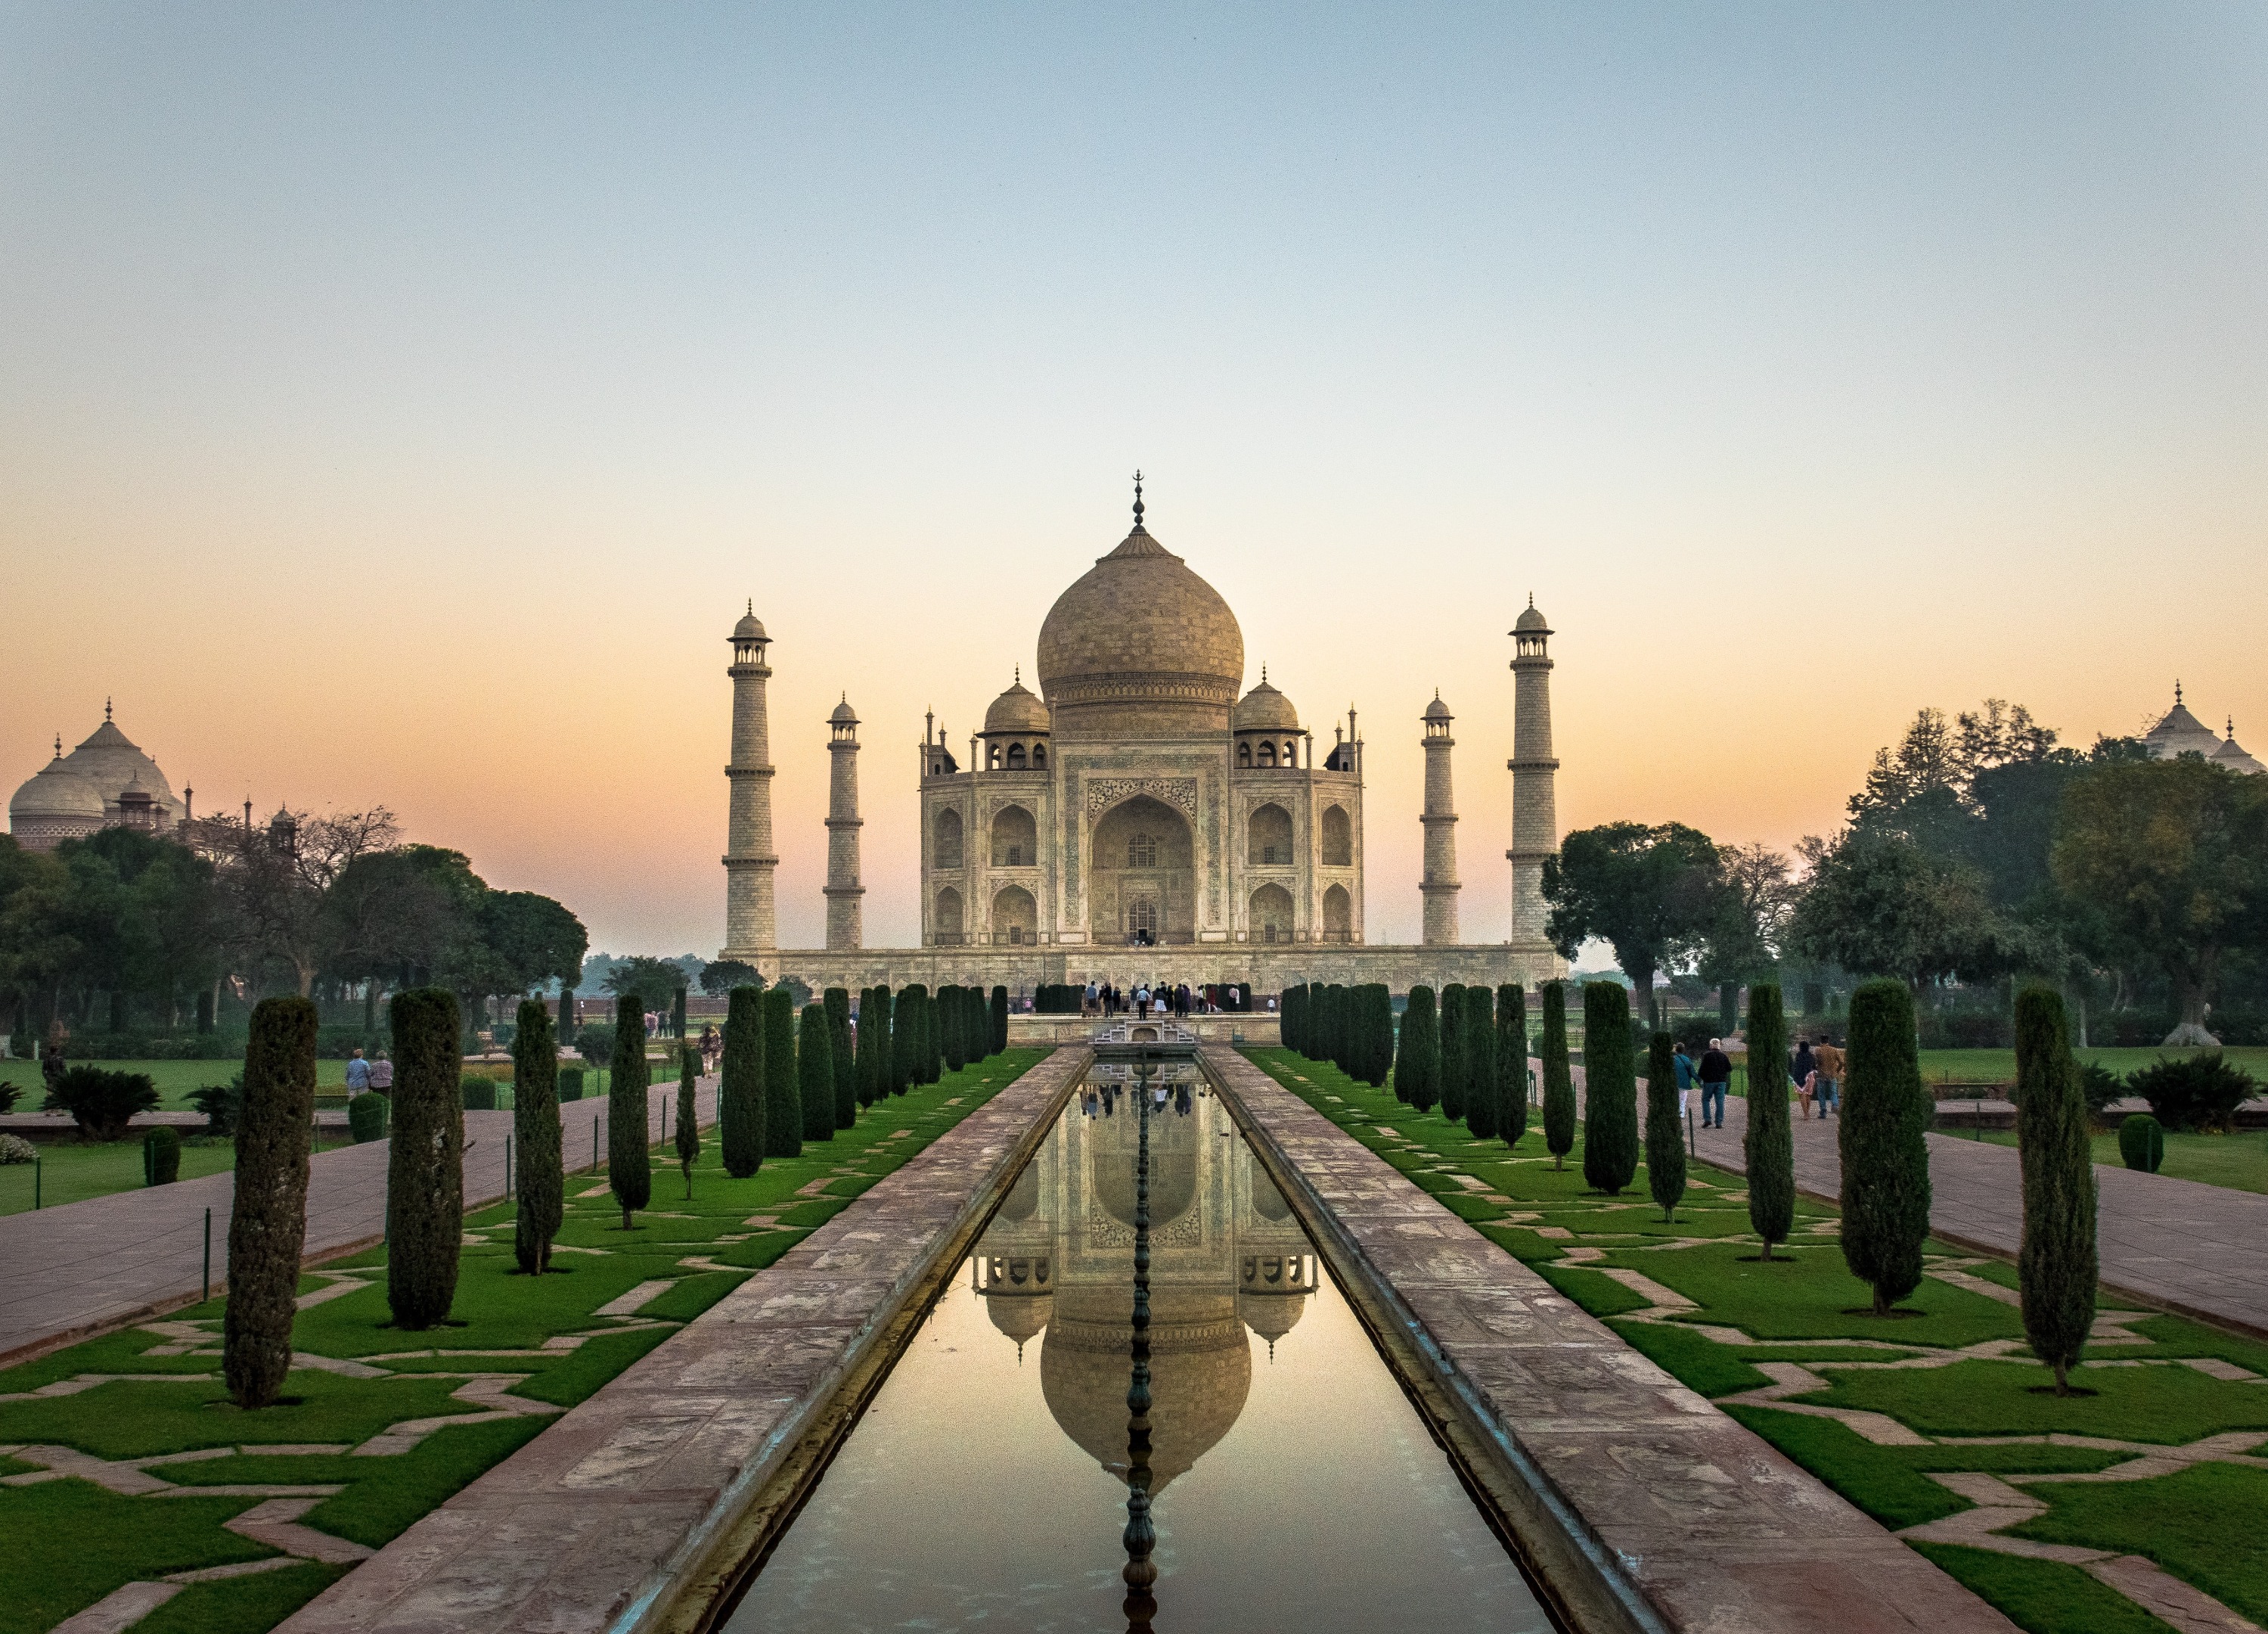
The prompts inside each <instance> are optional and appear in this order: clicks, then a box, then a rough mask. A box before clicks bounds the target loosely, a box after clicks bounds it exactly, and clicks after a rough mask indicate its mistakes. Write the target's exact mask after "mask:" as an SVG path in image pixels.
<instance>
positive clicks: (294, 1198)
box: [221, 998, 455, 1408]
mask: <svg viewBox="0 0 2268 1634" xmlns="http://www.w3.org/2000/svg"><path fill="white" fill-rule="evenodd" d="M450 1031H451V1036H452V1038H453V1037H454V1034H455V1029H454V1027H452V1028H451V1030H450ZM314 1122H315V1007H314V1005H313V1004H312V1003H310V1002H308V1001H307V1000H306V999H302V998H282V999H262V1000H261V1002H260V1003H259V1004H258V1006H257V1007H255V1008H254V1010H253V1012H252V1036H251V1038H250V1039H248V1040H247V1042H246V1047H245V1053H244V1108H243V1111H242V1112H241V1113H239V1117H238V1121H237V1126H236V1176H235V1205H234V1209H233V1211H232V1213H231V1214H230V1216H229V1222H228V1306H227V1309H226V1310H225V1312H223V1313H222V1317H221V1377H222V1378H223V1379H225V1380H227V1382H228V1393H229V1394H230V1395H231V1396H232V1397H233V1398H235V1401H236V1404H237V1405H238V1406H239V1407H245V1408H256V1407H266V1406H268V1405H269V1403H270V1402H272V1401H275V1400H276V1397H277V1396H279V1395H281V1394H283V1393H284V1379H286V1378H287V1377H288V1376H289V1375H290V1373H291V1319H292V1318H293V1317H294V1316H295V1315H297V1314H298V1305H297V1300H298V1293H299V1254H300V1251H301V1250H302V1249H304V1248H305V1247H306V1240H307V1146H308V1141H309V1138H310V1135H311V1134H312V1132H313V1128H314ZM454 1268H455V1262H454V1261H453V1260H452V1261H451V1269H452V1270H454Z"/></svg>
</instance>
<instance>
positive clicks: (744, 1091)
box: [717, 983, 771, 1180]
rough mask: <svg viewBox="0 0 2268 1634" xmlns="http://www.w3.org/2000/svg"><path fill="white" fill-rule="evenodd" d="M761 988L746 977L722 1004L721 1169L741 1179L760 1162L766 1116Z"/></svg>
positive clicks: (719, 1081) (767, 1120)
mask: <svg viewBox="0 0 2268 1634" xmlns="http://www.w3.org/2000/svg"><path fill="white" fill-rule="evenodd" d="M763 1004H764V994H763V989H762V988H761V987H756V986H755V984H754V983H749V984H747V985H746V986H743V987H735V988H733V996H732V998H731V999H730V1000H729V1001H728V1002H727V1003H726V1005H725V1053H724V1056H723V1058H722V1060H721V1061H719V1062H718V1080H717V1084H718V1087H717V1124H718V1128H717V1140H718V1145H719V1146H720V1147H721V1148H722V1149H723V1152H724V1157H725V1173H727V1174H729V1175H731V1176H732V1177H733V1179H736V1180H745V1179H747V1178H748V1177H749V1176H750V1175H752V1174H754V1173H755V1172H756V1171H757V1170H758V1169H759V1168H761V1167H762V1166H763V1161H764V1144H765V1135H766V1131H767V1130H769V1128H770V1125H771V1116H770V1111H769V1109H768V1108H767V1107H766V1106H765V1105H764V1099H765V1097H764V1018H763Z"/></svg>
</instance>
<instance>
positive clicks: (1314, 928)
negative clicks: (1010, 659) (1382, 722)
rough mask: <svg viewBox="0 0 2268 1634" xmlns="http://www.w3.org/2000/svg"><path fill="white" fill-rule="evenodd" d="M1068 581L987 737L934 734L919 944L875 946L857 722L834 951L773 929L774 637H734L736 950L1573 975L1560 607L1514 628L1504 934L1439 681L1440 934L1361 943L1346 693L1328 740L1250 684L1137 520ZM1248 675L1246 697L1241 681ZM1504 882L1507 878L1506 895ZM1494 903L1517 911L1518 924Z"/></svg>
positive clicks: (1292, 974)
mask: <svg viewBox="0 0 2268 1634" xmlns="http://www.w3.org/2000/svg"><path fill="white" fill-rule="evenodd" d="M1142 509H1143V507H1142V500H1141V490H1140V487H1139V485H1137V487H1136V490H1135V501H1134V526H1133V529H1132V531H1130V533H1128V534H1127V536H1126V537H1125V538H1124V539H1123V541H1122V542H1121V543H1119V544H1118V546H1117V548H1116V549H1115V550H1113V551H1109V552H1108V554H1106V555H1104V556H1102V557H1101V558H1097V559H1096V560H1095V562H1094V566H1092V567H1091V568H1089V569H1088V570H1087V572H1086V573H1084V574H1083V575H1081V576H1080V578H1079V580H1078V581H1077V582H1075V583H1074V584H1072V585H1071V588H1069V589H1067V590H1065V591H1064V593H1063V595H1061V596H1060V597H1058V598H1057V601H1056V603H1055V606H1054V607H1053V608H1052V609H1051V610H1049V613H1048V616H1047V618H1046V620H1045V622H1044V623H1043V624H1042V625H1041V627H1040V636H1039V652H1038V660H1039V662H1038V665H1037V669H1036V678H1037V680H1038V682H1039V686H1040V691H1038V692H1034V691H1031V690H1030V689H1029V688H1027V687H1026V686H1025V685H1024V684H1023V680H1022V676H1021V673H1020V670H1019V672H1018V674H1017V676H1016V678H1015V680H1014V682H1013V684H1011V685H1010V686H1009V688H1008V690H1007V691H1005V692H1003V693H1001V694H1000V695H999V697H998V698H997V699H994V700H993V701H992V704H991V706H990V708H989V709H988V710H987V711H986V712H985V714H984V722H983V729H982V730H981V731H979V732H977V733H975V734H973V735H972V736H970V737H969V738H968V744H967V754H968V759H967V762H966V764H964V763H963V762H962V760H961V758H959V757H958V756H957V755H956V754H955V753H954V750H953V748H952V747H951V746H950V745H949V743H947V741H946V736H945V734H944V733H943V732H941V731H939V729H937V728H936V726H935V724H934V721H933V720H932V722H931V724H930V725H929V726H928V727H926V728H924V732H923V734H922V741H921V743H920V746H919V756H920V759H919V765H918V771H919V775H920V787H921V924H922V935H921V946H920V947H919V948H918V949H913V948H909V949H899V950H880V949H866V948H865V947H863V946H862V945H861V944H862V941H863V937H862V935H861V911H860V898H862V897H863V896H864V895H865V889H864V885H863V884H862V882H861V880H860V877H859V873H858V853H859V845H858V832H859V829H860V827H861V826H862V824H861V820H860V818H859V817H858V770H857V768H858V749H859V743H858V724H859V722H858V716H857V714H856V713H855V712H854V711H853V710H852V709H851V706H850V705H849V703H848V702H847V701H845V702H844V703H843V705H842V706H840V707H838V708H837V709H836V711H835V713H834V715H833V716H832V717H831V719H830V721H829V722H828V729H829V732H830V734H831V741H830V743H829V745H828V747H829V749H830V750H831V751H832V757H831V758H832V764H833V773H832V788H831V794H832V800H831V802H830V806H829V811H828V822H827V829H828V883H827V888H826V895H827V900H828V936H827V944H828V945H827V947H826V948H825V949H823V950H809V951H800V952H782V951H780V950H778V949H777V943H776V939H775V927H776V923H777V917H776V913H775V906H774V903H773V899H772V872H773V869H774V868H775V866H776V864H777V855H776V854H775V848H774V843H773V835H772V832H771V797H770V778H771V775H772V769H771V766H770V764H769V761H770V754H769V726H768V722H767V721H766V719H765V713H764V686H765V683H766V681H767V680H769V678H770V675H771V670H770V667H769V665H768V663H767V662H766V657H765V654H766V651H767V648H768V647H769V645H770V636H769V635H768V634H767V633H766V632H765V630H764V628H763V625H762V624H761V623H759V622H758V621H757V619H756V618H755V614H754V611H753V610H751V611H750V613H749V616H748V617H745V618H743V619H742V620H741V621H740V626H739V627H738V628H737V629H736V630H735V632H734V633H733V659H734V662H733V668H732V670H731V672H730V673H731V675H732V677H733V683H734V696H733V765H732V766H731V767H730V768H729V770H728V773H727V776H728V777H729V778H730V779H731V780H732V824H731V834H730V851H729V853H728V854H727V855H726V857H725V869H726V879H727V894H726V909H725V948H724V954H725V957H733V958H741V959H746V960H747V961H748V962H749V963H751V964H754V965H757V966H758V967H759V968H760V969H762V970H763V971H764V972H766V973H767V974H768V975H770V974H774V973H777V972H792V973H795V974H798V975H800V976H802V977H803V978H804V979H805V980H807V981H809V982H810V983H811V984H812V985H813V987H828V986H843V987H852V988H854V989H855V988H857V987H864V986H867V985H870V984H872V983H874V982H880V981H887V982H889V983H891V984H893V985H897V984H902V983H903V982H906V981H928V982H932V983H935V982H960V983H977V984H983V985H990V984H991V983H994V982H1001V983H1005V984H1006V985H1008V986H1010V987H1012V988H1027V987H1030V986H1032V985H1034V984H1035V983H1039V982H1062V981H1074V982H1078V981H1085V980H1088V979H1089V978H1090V977H1094V978H1115V979H1119V980H1123V979H1124V978H1125V977H1126V976H1127V975H1128V973H1129V972H1133V971H1137V970H1138V971H1140V972H1143V973H1145V974H1149V973H1169V974H1170V975H1171V976H1172V977H1173V978H1175V979H1178V980H1189V981H1193V982H1196V981H1224V982H1236V983H1241V984H1245V985H1248V986H1249V987H1253V988H1256V990H1258V991H1260V992H1262V993H1269V992H1274V991H1277V990H1278V989H1279V988H1281V987H1285V986H1288V985H1292V984H1294V983H1298V982H1301V981H1308V980H1322V981H1344V982H1355V981H1384V982H1387V983H1388V985H1389V986H1391V987H1394V988H1395V990H1397V991H1402V990H1406V989H1407V988H1408V987H1410V985H1411V984H1412V983H1413V982H1418V981H1430V982H1435V983H1443V982H1448V981H1464V982H1475V981H1483V982H1488V983H1491V984H1494V983H1497V982H1503V981H1522V982H1527V983H1529V984H1531V985H1533V984H1535V983H1536V982H1539V981H1541V980H1545V979H1548V978H1549V977H1551V976H1554V975H1557V974H1558V973H1559V972H1560V964H1559V961H1558V959H1557V956H1556V955H1555V954H1554V953H1553V951H1552V950H1551V948H1550V944H1549V943H1547V942H1546V941H1545V939H1544V935H1543V921H1544V908H1543V895H1542V876H1543V860H1544V859H1545V858H1546V857H1547V856H1549V855H1550V854H1551V852H1552V851H1553V850H1554V849H1555V848H1556V847H1557V843H1558V832H1557V817H1556V814H1555V802H1554V798H1553V780H1554V777H1555V775H1556V773H1557V769H1558V761H1557V759H1556V758H1554V757H1553V755H1552V750H1551V708H1550V669H1551V661H1550V656H1549V654H1548V644H1549V640H1550V634H1551V632H1550V628H1549V627H1548V626H1547V625H1546V623H1545V621H1544V617H1543V614H1542V613H1540V612H1538V611H1536V610H1535V608H1534V607H1532V606H1531V607H1529V608H1528V610H1526V611H1524V612H1523V613H1521V616H1520V618H1519V623H1518V626H1517V628H1516V629H1515V630H1514V631H1513V636H1514V638H1515V647H1516V655H1515V657H1514V659H1513V671H1514V674H1515V676H1516V677H1517V697H1516V708H1515V712H1514V727H1515V732H1516V742H1515V746H1514V754H1513V759H1512V762H1511V769H1512V771H1513V845H1512V848H1511V850H1510V851H1509V852H1507V853H1506V855H1507V856H1508V858H1509V859H1510V861H1511V863H1512V869H1511V879H1510V884H1511V891H1510V895H1511V907H1512V913H1511V931H1512V935H1511V937H1510V939H1509V940H1508V941H1506V942H1499V943H1486V944H1471V943H1464V942H1462V939H1461V938H1460V936H1459V934H1458V922H1459V914H1458V892H1459V891H1460V889H1461V885H1460V882H1459V880H1458V877H1457V851H1456V839H1455V824H1456V814H1455V802H1454V790H1453V784H1452V781H1451V778H1450V751H1451V750H1452V749H1453V748H1454V740H1453V739H1452V737H1451V736H1450V723H1451V721H1452V719H1453V717H1452V716H1451V714H1450V712H1449V710H1448V708H1447V706H1446V705H1444V704H1443V703H1442V702H1441V701H1440V699H1439V698H1438V697H1437V698H1436V699H1433V701H1432V704H1431V706H1428V707H1427V708H1426V709H1425V713H1424V714H1423V715H1422V716H1421V717H1420V719H1419V721H1418V724H1419V726H1420V728H1421V731H1422V734H1423V736H1422V743H1423V745H1424V749H1425V814H1424V816H1423V817H1421V818H1420V821H1421V823H1422V824H1424V829H1425V877H1424V879H1423V881H1422V882H1421V884H1420V885H1419V890H1420V891H1421V892H1422V893H1423V896H1424V900H1425V941H1424V943H1422V944H1420V945H1418V946H1414V947H1398V948H1396V947H1377V946H1374V945H1370V944H1368V943H1366V938H1365V935H1364V930H1363V920H1364V907H1363V903H1364V897H1363V884H1364V881H1363V786H1364V777H1363V772H1364V765H1363V743H1362V739H1361V737H1360V736H1359V733H1358V732H1357V730H1356V717H1355V714H1354V712H1353V711H1351V710H1350V711H1349V712H1348V713H1347V717H1346V719H1345V720H1344V721H1341V722H1338V723H1337V724H1335V725H1334V727H1333V728H1332V732H1331V737H1332V741H1331V743H1329V745H1328V746H1325V745H1322V744H1318V743H1316V742H1315V737H1314V733H1313V732H1312V731H1311V730H1309V729H1308V728H1306V727H1304V726H1303V725H1302V724H1301V723H1300V714H1299V711H1298V710H1297V709H1296V708H1295V707H1294V706H1292V700H1291V699H1289V698H1287V697H1285V694H1284V693H1283V692H1281V691H1278V689H1277V688H1275V687H1274V686H1272V685H1270V684H1269V682H1268V679H1267V677H1266V675H1265V673H1264V672H1263V675H1262V677H1261V679H1260V681H1259V684H1257V685H1256V686H1254V687H1253V688H1252V689H1251V690H1250V691H1242V688H1243V679H1244V638H1243V634H1242V632H1241V630H1240V629H1239V627H1238V625H1237V621H1236V616H1235V615H1234V614H1233V612H1231V611H1230V610H1229V607H1228V603H1226V602H1225V601H1223V600H1222V599H1221V596H1220V595H1219V592H1217V591H1216V590H1214V589H1213V588H1212V587H1211V585H1209V584H1207V583H1206V582H1205V581H1204V580H1203V579H1201V578H1199V577H1198V576H1197V574H1196V573H1192V572H1191V571H1190V570H1189V567H1188V566H1186V565H1184V563H1183V562H1182V558H1180V557H1178V556H1176V555H1175V554H1173V553H1172V552H1171V551H1167V549H1166V547H1165V546H1164V545H1163V544H1161V543H1160V542H1159V541H1158V540H1157V539H1156V538H1155V537H1154V536H1152V534H1151V533H1150V532H1149V530H1148V529H1147V528H1145V526H1144V524H1143V520H1142ZM1240 692H1241V697H1240V695H1239V694H1240ZM1499 900H1501V898H1499ZM1499 922H1501V921H1499Z"/></svg>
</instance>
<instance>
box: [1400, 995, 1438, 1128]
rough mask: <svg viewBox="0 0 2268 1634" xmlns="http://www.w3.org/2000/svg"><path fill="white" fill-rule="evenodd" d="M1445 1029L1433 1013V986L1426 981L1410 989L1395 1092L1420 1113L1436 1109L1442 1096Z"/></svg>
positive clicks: (1405, 1011) (1404, 1011) (1403, 1021)
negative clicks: (1433, 1106) (1442, 1060)
mask: <svg viewBox="0 0 2268 1634" xmlns="http://www.w3.org/2000/svg"><path fill="white" fill-rule="evenodd" d="M1440 1080H1441V1030H1440V1019H1439V1017H1436V1016H1435V1015H1434V1013H1433V989H1432V988H1431V987H1425V986H1423V985H1422V984H1421V985H1419V986H1418V987H1412V988H1410V1007H1409V1008H1408V1009H1405V1010H1403V1012H1402V1056H1401V1059H1400V1060H1398V1061H1395V1063H1394V1094H1395V1098H1396V1099H1398V1100H1404V1101H1407V1102H1409V1103H1410V1105H1412V1106H1415V1107H1416V1108H1417V1109H1418V1111H1419V1112H1427V1111H1430V1110H1432V1105H1433V1103H1434V1102H1435V1101H1437V1100H1439V1099H1440V1098H1441V1091H1440Z"/></svg>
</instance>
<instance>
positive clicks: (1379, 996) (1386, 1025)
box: [1370, 981, 1397, 1090]
mask: <svg viewBox="0 0 2268 1634" xmlns="http://www.w3.org/2000/svg"><path fill="white" fill-rule="evenodd" d="M1370 985H1371V995H1370V1035H1371V1038H1372V1039H1373V1041H1374V1047H1375V1048H1376V1049H1377V1051H1378V1060H1377V1061H1376V1062H1375V1063H1373V1071H1372V1073H1371V1076H1370V1085H1371V1088H1373V1089H1374V1090H1382V1089H1384V1088H1385V1087H1386V1086H1387V1085H1388V1083H1392V1082H1393V1081H1394V1052H1395V1044H1396V1042H1397V1040H1396V1039H1395V1027H1394V989H1393V988H1391V987H1388V986H1387V985H1386V984H1385V983H1384V982H1382V981H1374V982H1373V983H1371V984H1370Z"/></svg>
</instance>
